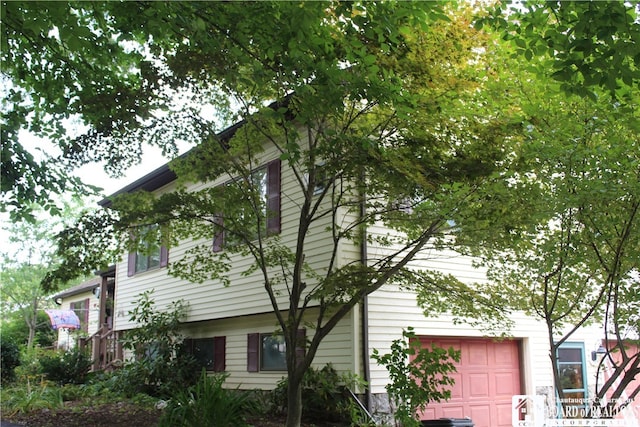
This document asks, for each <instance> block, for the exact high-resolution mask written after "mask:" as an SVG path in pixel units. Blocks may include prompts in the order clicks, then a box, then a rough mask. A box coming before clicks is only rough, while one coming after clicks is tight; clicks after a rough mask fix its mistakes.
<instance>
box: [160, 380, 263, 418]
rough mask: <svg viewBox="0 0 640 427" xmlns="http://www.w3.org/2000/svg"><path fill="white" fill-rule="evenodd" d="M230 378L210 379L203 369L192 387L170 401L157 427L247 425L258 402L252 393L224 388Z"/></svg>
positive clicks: (180, 392)
mask: <svg viewBox="0 0 640 427" xmlns="http://www.w3.org/2000/svg"><path fill="white" fill-rule="evenodd" d="M227 376H228V375H214V376H208V375H207V373H206V371H204V370H203V371H202V374H201V375H200V379H199V380H198V382H197V383H196V384H195V385H194V386H193V387H191V388H189V389H187V390H183V391H178V392H177V393H176V394H175V395H174V396H173V397H172V398H171V400H170V401H169V404H168V405H167V407H166V409H165V411H164V413H163V415H162V417H161V418H160V422H159V424H158V426H159V427H207V426H215V427H238V426H246V425H247V422H246V417H247V416H248V415H251V414H254V413H256V411H257V409H258V404H257V400H256V399H255V398H254V396H253V394H252V393H251V392H247V391H241V390H238V389H225V388H223V384H224V382H225V380H226V378H227Z"/></svg>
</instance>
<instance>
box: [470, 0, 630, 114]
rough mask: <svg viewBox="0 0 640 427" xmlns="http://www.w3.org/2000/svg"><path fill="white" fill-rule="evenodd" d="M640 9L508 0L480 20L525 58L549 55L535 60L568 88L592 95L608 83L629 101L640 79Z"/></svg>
mask: <svg viewBox="0 0 640 427" xmlns="http://www.w3.org/2000/svg"><path fill="white" fill-rule="evenodd" d="M639 12H640V8H639V7H638V5H637V4H636V3H634V2H625V1H619V0H614V1H597V2H594V1H589V2H569V1H541V0H525V1H519V2H511V1H505V2H497V3H496V5H495V7H494V9H493V11H492V13H491V14H490V15H488V16H486V17H484V18H483V19H480V20H479V21H477V25H479V26H481V25H483V24H484V23H490V24H491V25H492V26H493V27H494V28H496V29H498V30H499V31H500V32H501V33H502V35H503V38H504V39H505V40H508V41H510V42H511V43H513V45H514V46H515V48H516V49H515V53H516V54H517V55H520V56H522V57H524V58H525V59H526V60H527V61H531V60H532V59H533V58H534V57H536V58H540V59H545V61H543V62H537V61H534V64H532V65H533V66H536V67H537V70H538V72H539V73H540V74H541V75H546V76H549V77H550V78H552V79H555V80H556V81H558V82H560V83H561V88H562V89H563V90H564V91H566V92H569V93H572V94H578V95H581V96H589V97H592V98H593V97H595V96H598V95H599V96H602V95H604V94H603V93H602V92H601V91H599V90H598V89H605V90H606V91H607V92H608V93H609V94H610V95H612V97H613V98H614V99H617V100H618V101H619V102H624V103H627V104H630V103H631V102H632V100H633V93H634V92H637V90H638V86H639V85H640V67H639V64H640V46H638V40H639V38H640V20H639V19H638V18H639V16H638V13H639ZM599 92H600V93H599Z"/></svg>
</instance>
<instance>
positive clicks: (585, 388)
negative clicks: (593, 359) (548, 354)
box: [556, 342, 589, 408]
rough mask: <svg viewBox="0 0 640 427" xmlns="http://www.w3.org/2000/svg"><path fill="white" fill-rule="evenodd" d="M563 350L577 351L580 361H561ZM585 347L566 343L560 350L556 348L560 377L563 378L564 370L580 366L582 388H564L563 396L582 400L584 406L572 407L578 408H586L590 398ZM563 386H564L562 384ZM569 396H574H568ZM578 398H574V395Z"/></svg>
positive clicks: (579, 344)
mask: <svg viewBox="0 0 640 427" xmlns="http://www.w3.org/2000/svg"><path fill="white" fill-rule="evenodd" d="M562 350H577V351H578V352H579V360H564V361H563V360H561V351H562ZM585 356H586V353H585V346H584V343H582V342H564V343H562V344H561V345H560V346H559V347H558V348H556V364H557V366H556V369H557V370H558V375H559V376H560V377H562V375H563V370H565V369H573V368H570V367H573V366H576V365H579V368H580V380H581V382H582V384H581V387H580V388H575V387H574V388H569V387H567V388H565V387H564V386H562V394H563V395H564V397H565V399H567V398H571V399H582V402H583V403H582V404H576V405H571V406H577V407H579V408H585V407H586V404H587V401H588V398H589V384H588V378H589V377H588V372H587V360H586V357H585ZM561 385H562V384H561ZM580 393H581V394H582V396H581V397H579V396H577V395H578V394H580ZM568 394H570V395H572V396H568ZM574 394H575V395H576V396H573V395H574Z"/></svg>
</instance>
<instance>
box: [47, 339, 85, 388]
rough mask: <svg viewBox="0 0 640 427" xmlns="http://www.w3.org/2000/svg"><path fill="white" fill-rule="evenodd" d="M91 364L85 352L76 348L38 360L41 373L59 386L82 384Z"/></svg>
mask: <svg viewBox="0 0 640 427" xmlns="http://www.w3.org/2000/svg"><path fill="white" fill-rule="evenodd" d="M91 363H92V361H91V358H90V357H89V354H88V352H87V350H83V349H80V348H77V347H76V348H73V349H71V350H68V351H64V352H63V351H58V352H55V353H53V354H51V355H48V356H45V357H42V358H41V359H40V365H41V367H42V368H41V369H42V373H43V374H44V375H45V377H46V378H47V379H48V380H49V381H53V382H55V383H57V384H59V385H64V384H84V383H85V382H86V380H87V376H88V375H89V369H90V368H91Z"/></svg>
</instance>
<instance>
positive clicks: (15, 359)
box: [0, 336, 20, 383]
mask: <svg viewBox="0 0 640 427" xmlns="http://www.w3.org/2000/svg"><path fill="white" fill-rule="evenodd" d="M0 358H1V360H0V363H1V366H0V372H1V373H2V382H3V383H5V382H10V381H13V380H14V379H15V377H16V372H15V370H16V367H18V366H19V365H20V349H19V348H18V345H17V344H16V343H15V342H14V341H12V340H9V339H7V338H5V337H4V336H0Z"/></svg>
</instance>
